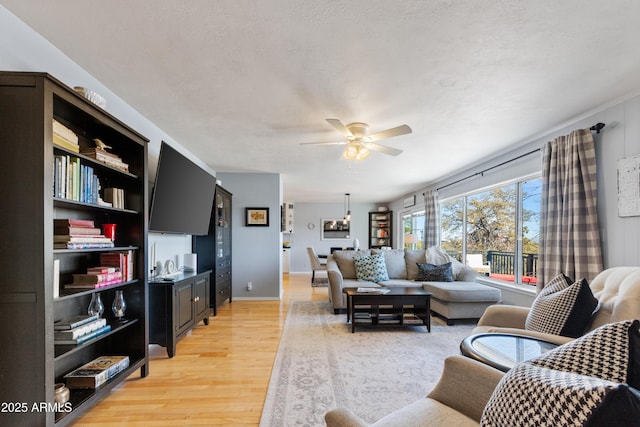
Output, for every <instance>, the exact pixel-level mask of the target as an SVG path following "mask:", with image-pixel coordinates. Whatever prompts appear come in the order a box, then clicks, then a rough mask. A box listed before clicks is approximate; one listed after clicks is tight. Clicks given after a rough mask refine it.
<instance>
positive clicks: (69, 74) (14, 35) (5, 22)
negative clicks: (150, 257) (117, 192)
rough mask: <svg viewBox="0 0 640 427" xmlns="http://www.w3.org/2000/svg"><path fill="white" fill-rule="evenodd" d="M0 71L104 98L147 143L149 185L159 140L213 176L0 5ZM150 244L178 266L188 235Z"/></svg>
mask: <svg viewBox="0 0 640 427" xmlns="http://www.w3.org/2000/svg"><path fill="white" fill-rule="evenodd" d="M0 70H7V71H38V72H47V73H49V74H51V75H52V76H53V77H55V78H56V79H58V80H60V81H62V82H63V83H65V84H66V85H68V86H70V87H73V86H84V87H87V88H90V89H92V90H95V91H96V92H98V93H100V94H101V95H103V96H104V97H105V98H106V99H107V111H108V112H109V113H111V114H113V115H114V116H115V117H118V118H119V119H121V120H122V121H123V122H125V123H126V124H127V125H129V126H131V127H132V128H133V129H135V130H137V131H138V132H140V133H141V134H142V135H144V136H146V137H147V138H148V139H149V140H150V143H149V147H148V154H149V176H148V180H149V182H151V183H153V182H154V181H155V169H156V164H157V161H158V154H159V153H160V142H161V141H166V142H167V143H169V144H170V145H171V146H173V147H174V148H176V149H177V150H178V151H180V152H181V153H183V154H184V155H185V156H187V157H188V158H189V159H191V160H192V161H194V162H195V163H197V164H198V165H199V166H201V167H203V168H204V169H205V170H207V171H208V172H209V173H211V174H212V175H215V171H213V170H212V169H211V168H210V167H208V166H207V165H206V164H205V163H203V162H202V161H201V160H200V159H198V158H197V157H196V156H194V155H193V154H192V153H190V152H189V151H188V150H186V149H185V148H184V147H182V146H181V145H180V144H179V143H178V142H176V141H174V140H173V139H172V138H171V137H170V136H169V135H167V134H166V133H165V132H164V131H163V130H162V129H160V128H159V127H157V126H156V125H155V124H154V123H152V122H151V121H149V120H148V119H147V118H145V117H144V116H142V115H141V114H140V113H138V112H137V111H136V110H135V109H133V108H132V107H131V106H130V105H128V104H127V103H126V102H124V101H123V100H122V99H121V98H119V97H118V96H117V95H116V94H114V93H113V92H111V90H109V89H108V88H107V87H106V86H104V85H103V84H102V83H100V82H99V81H98V80H96V79H95V78H94V77H92V76H91V75H90V74H89V73H87V72H86V71H85V70H84V69H82V68H81V67H80V66H79V65H77V64H76V63H74V62H73V61H72V60H71V59H69V57H67V56H66V55H65V54H64V53H62V52H61V51H60V50H59V49H58V48H56V47H55V46H53V45H52V44H51V43H50V42H49V41H47V40H46V39H44V38H43V37H42V36H40V35H39V34H38V33H36V32H35V31H33V30H32V29H31V28H30V27H28V26H27V25H25V24H24V23H23V22H22V21H20V20H19V19H18V18H16V17H15V16H14V15H13V14H11V13H10V12H9V11H8V10H7V9H5V8H4V7H3V6H0ZM150 190H151V188H150ZM154 244H155V245H156V254H157V260H158V261H160V262H162V263H164V261H166V260H168V259H172V260H174V261H175V262H176V265H178V266H182V264H183V256H184V254H185V253H188V252H191V237H190V236H185V235H182V236H180V235H162V234H156V233H151V234H150V235H149V246H150V247H151V246H153V245H154Z"/></svg>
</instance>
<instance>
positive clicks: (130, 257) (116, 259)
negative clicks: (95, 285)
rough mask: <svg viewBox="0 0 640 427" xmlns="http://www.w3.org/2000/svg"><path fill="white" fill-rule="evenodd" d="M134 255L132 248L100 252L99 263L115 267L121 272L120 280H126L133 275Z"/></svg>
mask: <svg viewBox="0 0 640 427" xmlns="http://www.w3.org/2000/svg"><path fill="white" fill-rule="evenodd" d="M134 255H135V254H134V252H133V251H132V250H129V251H123V252H107V253H104V254H100V265H101V266H104V267H115V268H116V269H117V270H118V271H120V272H121V273H122V280H123V281H126V282H128V281H131V280H133V276H134Z"/></svg>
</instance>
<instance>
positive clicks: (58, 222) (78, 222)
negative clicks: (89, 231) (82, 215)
mask: <svg viewBox="0 0 640 427" xmlns="http://www.w3.org/2000/svg"><path fill="white" fill-rule="evenodd" d="M53 225H54V226H55V227H62V226H70V225H71V226H76V227H90V228H94V227H95V224H94V222H93V220H92V219H78V218H64V219H54V220H53Z"/></svg>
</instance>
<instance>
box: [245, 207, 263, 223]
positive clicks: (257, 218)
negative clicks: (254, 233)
mask: <svg viewBox="0 0 640 427" xmlns="http://www.w3.org/2000/svg"><path fill="white" fill-rule="evenodd" d="M244 212H245V225H246V226H247V227H268V226H269V208H245V209H244Z"/></svg>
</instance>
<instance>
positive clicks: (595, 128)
mask: <svg viewBox="0 0 640 427" xmlns="http://www.w3.org/2000/svg"><path fill="white" fill-rule="evenodd" d="M603 127H605V124H604V123H602V122H598V123H596V124H595V125H593V126H591V127H590V128H589V130H592V131H595V132H596V133H600V131H601V130H602V128H603ZM539 151H540V148H537V149H535V150H533V151H529V152H528V153H525V154H521V155H519V156H518V157H514V158H513V159H511V160H507V161H504V162H502V163H500V164H497V165H495V166H491V167H490V168H486V169H484V170H482V171H480V172H476V173H474V174H472V175H469V176H465V177H464V178H460V179H459V180H457V181H454V182H451V183H449V184H446V185H443V186H442V187H438V188H436V190H442V189H443V188H447V187H451V186H452V185H455V184H457V183H459V182H462V181H465V180H467V179H469V178H473V177H474V176H478V175H483V174H484V173H485V172H489V171H490V170H493V169H495V168H499V167H500V166H504V165H506V164H508V163H511V162H514V161H516V160H519V159H521V158H523V157H526V156H530V155H531V154H534V153H537V152H539ZM422 195H423V196H424V195H425V193H422Z"/></svg>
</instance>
